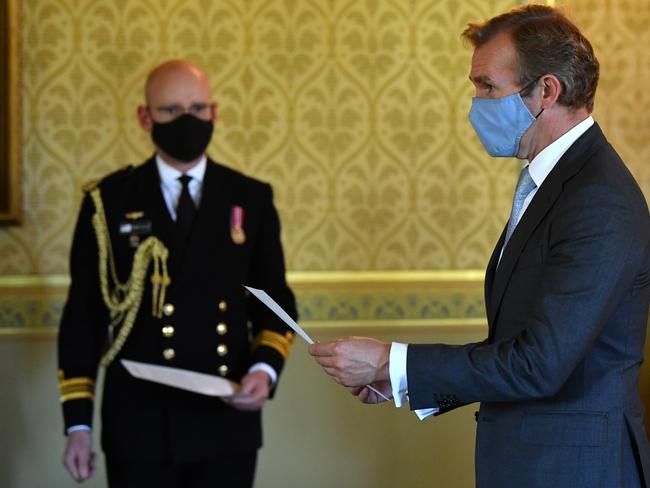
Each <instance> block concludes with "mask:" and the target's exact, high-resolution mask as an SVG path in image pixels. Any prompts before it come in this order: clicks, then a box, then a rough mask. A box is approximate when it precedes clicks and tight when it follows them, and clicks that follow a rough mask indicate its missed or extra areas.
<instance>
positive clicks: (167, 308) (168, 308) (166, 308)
mask: <svg viewBox="0 0 650 488" xmlns="http://www.w3.org/2000/svg"><path fill="white" fill-rule="evenodd" d="M162 310H163V313H164V314H165V315H166V316H167V317H169V316H170V315H173V314H174V305H173V304H171V303H165V304H164V305H163V309H162Z"/></svg>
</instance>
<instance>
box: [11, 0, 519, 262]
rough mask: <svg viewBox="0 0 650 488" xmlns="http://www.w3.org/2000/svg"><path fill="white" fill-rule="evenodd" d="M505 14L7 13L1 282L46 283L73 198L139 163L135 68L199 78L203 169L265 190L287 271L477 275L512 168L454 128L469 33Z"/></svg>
mask: <svg viewBox="0 0 650 488" xmlns="http://www.w3.org/2000/svg"><path fill="white" fill-rule="evenodd" d="M514 4H515V2H513V1H512V0H508V1H505V0H500V1H497V0H494V1H485V0H474V1H462V2H460V1H458V2H457V1H431V0H429V1H424V0H419V1H410V0H394V1H391V0H271V1H269V0H192V1H189V0H173V1H172V0H156V1H153V0H151V1H149V0H113V1H101V2H98V1H91V0H24V1H23V2H22V10H23V43H24V45H23V48H24V74H23V78H24V114H25V117H24V119H25V120H24V166H23V178H24V182H23V185H24V189H23V190H24V196H23V198H24V209H25V218H24V224H23V226H22V227H14V228H3V229H0V256H2V258H1V259H0V274H4V275H7V274H14V275H15V274H47V275H49V274H62V273H66V272H67V254H68V249H69V244H70V238H71V234H72V229H73V225H74V221H75V218H76V213H77V209H78V205H79V201H80V191H79V187H80V185H81V184H82V183H83V182H84V181H86V180H88V179H92V178H95V177H97V176H100V175H103V174H105V173H107V172H109V171H112V170H114V169H116V168H119V167H121V166H123V165H125V164H129V163H138V162H140V161H141V160H143V159H144V158H146V157H147V156H148V155H149V154H150V152H151V145H150V141H149V139H148V137H147V135H146V134H145V133H143V132H142V131H141V129H140V128H139V126H138V125H137V121H136V118H135V107H136V105H137V104H138V103H140V102H141V100H142V91H143V80H144V78H145V76H146V74H147V72H148V71H149V70H150V68H151V67H152V66H154V65H155V64H157V63H158V62H160V61H163V60H166V59H168V58H172V57H184V58H188V59H190V60H192V61H195V62H197V63H199V64H201V65H202V66H204V67H205V68H206V69H207V70H208V71H209V73H210V75H211V79H212V83H213V86H214V96H215V98H216V99H217V100H218V101H219V103H220V119H219V121H218V124H217V130H216V133H215V137H214V140H213V143H212V144H211V147H210V153H211V155H212V156H213V157H214V158H215V159H217V160H220V161H222V162H224V163H225V164H228V165H230V166H233V167H235V168H238V169H240V170H242V171H244V172H247V173H249V174H251V175H253V176H256V177H258V178H261V179H264V180H267V181H269V182H271V183H272V184H273V186H274V189H275V194H276V203H277V205H278V208H279V210H280V213H281V218H282V222H283V241H284V245H285V252H286V255H287V261H288V266H289V268H290V269H292V270H309V271H320V270H378V269H384V270H386V269H388V270H397V269H411V270H423V269H424V270H426V269H473V268H482V267H483V266H484V264H485V262H486V260H487V258H488V255H489V252H490V250H491V247H492V244H493V242H494V240H495V239H496V237H497V236H498V233H499V232H500V230H501V226H502V225H503V222H504V221H505V219H506V218H507V212H508V207H509V201H510V198H511V192H512V188H513V186H514V179H515V175H516V173H517V167H516V163H515V162H514V161H513V162H507V163H505V164H503V163H502V162H498V163H495V162H494V161H491V160H490V159H489V158H488V157H487V156H485V155H484V153H483V151H482V149H481V147H480V145H479V143H478V141H477V139H476V137H475V136H474V134H473V133H472V129H471V127H470V125H469V123H468V122H467V117H466V113H467V110H468V108H469V102H470V96H471V92H472V89H471V86H470V83H469V82H468V80H467V74H468V69H469V60H470V56H471V50H470V49H469V48H467V47H464V46H463V45H462V42H461V40H460V37H459V34H460V32H461V31H462V29H463V26H464V25H465V24H466V23H467V22H468V21H469V20H471V19H480V18H484V17H487V16H489V15H491V14H493V13H494V12H497V11H500V10H503V9H506V8H508V7H510V6H512V5H514Z"/></svg>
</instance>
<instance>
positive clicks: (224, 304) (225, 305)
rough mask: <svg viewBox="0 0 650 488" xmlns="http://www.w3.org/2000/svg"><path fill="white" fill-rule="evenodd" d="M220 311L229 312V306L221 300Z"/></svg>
mask: <svg viewBox="0 0 650 488" xmlns="http://www.w3.org/2000/svg"><path fill="white" fill-rule="evenodd" d="M219 310H221V311H222V312H225V311H226V310H228V304H227V303H226V301H225V300H221V301H220V302H219Z"/></svg>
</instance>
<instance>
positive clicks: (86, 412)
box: [58, 195, 108, 429]
mask: <svg viewBox="0 0 650 488" xmlns="http://www.w3.org/2000/svg"><path fill="white" fill-rule="evenodd" d="M93 213H94V206H93V204H92V201H91V199H90V198H89V196H88V195H86V196H85V197H84V200H83V202H82V206H81V211H80V213H79V218H78V220H77V225H76V228H75V232H74V238H73V241H72V249H71V252H70V279H71V282H70V289H69V291H68V299H67V301H66V304H65V307H64V309H63V315H62V318H61V323H60V326H59V336H58V362H59V389H60V395H61V396H60V400H61V404H62V407H63V417H64V424H65V429H67V428H68V427H70V426H72V425H78V424H85V425H89V426H91V425H92V414H93V399H94V390H95V378H96V375H97V366H98V363H99V358H100V355H101V349H102V345H103V343H104V340H105V337H106V330H107V323H108V312H107V310H106V308H105V306H104V303H103V300H102V297H101V289H100V285H99V271H98V251H97V241H96V237H95V233H94V230H93V226H92V215H93Z"/></svg>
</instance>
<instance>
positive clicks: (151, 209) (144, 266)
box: [59, 60, 296, 488]
mask: <svg viewBox="0 0 650 488" xmlns="http://www.w3.org/2000/svg"><path fill="white" fill-rule="evenodd" d="M145 96H146V105H145V106H140V107H138V119H139V122H140V125H141V126H142V127H143V128H144V129H145V130H146V131H148V132H150V133H151V135H152V139H153V143H154V145H155V147H156V153H155V155H154V156H153V157H152V158H151V159H149V160H148V161H146V162H145V163H144V164H141V165H139V166H135V167H131V166H130V167H127V168H125V169H123V170H120V171H117V172H116V173H113V174H111V175H109V176H107V177H105V178H103V179H102V180H100V181H99V182H98V183H96V184H92V185H88V186H87V187H86V188H85V196H84V200H83V203H82V207H81V211H80V215H79V219H78V222H77V226H76V229H75V234H74V240H73V243H72V250H71V259H70V274H71V285H70V290H69V295H68V300H67V303H66V305H65V308H64V311H63V317H62V320H61V326H60V333H59V384H60V390H61V402H62V406H63V416H64V420H65V433H66V435H67V443H66V447H65V453H64V460H63V462H64V465H65V467H66V468H67V469H68V471H69V472H70V474H71V475H72V476H73V477H74V478H75V479H77V480H79V481H81V480H84V479H86V478H88V477H90V476H91V475H92V472H93V471H94V455H93V454H92V452H91V445H92V437H91V436H92V434H91V432H92V413H93V399H94V383H95V378H96V374H97V370H98V365H99V364H100V363H101V364H102V365H103V366H105V367H106V373H105V380H104V392H103V398H102V400H103V401H102V410H101V419H102V436H101V445H102V448H103V451H104V453H105V456H106V467H107V475H108V481H109V485H110V486H111V487H143V486H156V487H170V488H171V487H181V486H182V487H204V486H205V487H208V486H210V487H217V486H227V487H240V486H241V487H250V486H251V485H252V483H253V478H254V472H255V465H256V457H257V450H258V449H259V448H260V446H261V445H262V435H261V414H260V409H261V408H262V406H263V405H264V403H265V401H266V400H267V398H269V396H270V395H271V394H272V392H273V391H274V388H275V385H276V384H277V381H278V376H279V375H280V372H281V370H282V367H283V364H284V361H285V360H286V357H287V354H288V353H289V349H290V347H291V341H292V334H291V333H290V332H289V330H288V329H287V328H286V327H285V326H284V325H283V324H282V323H281V321H279V319H277V318H276V317H275V316H274V315H273V314H272V312H270V311H268V310H267V309H265V307H264V306H263V305H261V304H259V303H257V302H256V300H255V299H254V298H252V297H248V296H247V295H246V291H245V289H244V288H243V287H242V284H247V285H251V286H254V287H256V288H262V289H265V290H267V291H268V292H269V294H270V295H271V296H272V297H273V298H274V299H275V300H276V301H277V302H278V303H279V304H280V305H281V306H282V307H283V308H285V310H287V311H288V312H289V314H290V315H292V316H293V317H295V316H296V308H295V301H294V296H293V294H292V292H291V290H290V289H289V287H288V286H287V283H286V281H285V266H284V258H283V252H282V247H281V243H280V224H279V220H278V215H277V212H276V209H275V207H274V205H273V201H272V191H271V187H270V186H269V185H267V184H264V183H261V182H259V181H256V180H254V179H252V178H249V177H246V176H244V175H242V174H240V173H238V172H236V171H233V170H231V169H228V168H226V167H224V166H221V165H219V164H217V163H215V162H213V161H211V160H210V159H209V158H208V157H207V156H206V154H205V150H206V148H207V146H208V143H209V141H210V138H211V135H212V131H213V125H214V122H215V121H216V117H217V104H216V103H215V102H214V101H212V97H211V89H210V84H209V81H208V78H207V76H206V74H205V72H204V71H202V70H201V69H200V68H198V67H197V66H195V65H193V64H190V63H188V62H185V61H180V60H174V61H169V62H167V63H164V64H162V65H161V66H159V67H157V68H156V69H154V70H153V71H152V73H151V74H150V75H149V77H148V79H147V82H146V89H145ZM121 359H129V360H136V361H140V362H145V363H153V364H157V365H165V366H171V367H175V368H182V369H186V370H191V371H196V372H200V373H207V374H211V375H218V376H221V377H223V378H227V379H230V380H232V381H234V382H237V383H239V384H240V385H241V389H240V390H239V391H238V392H237V394H236V395H235V396H233V397H231V398H227V399H220V398H215V397H212V396H207V395H202V394H199V393H193V392H189V391H185V390H182V389H178V388H173V387H169V386H164V385H161V384H158V383H154V382H150V381H144V380H141V379H136V378H134V377H133V376H131V375H130V374H129V372H128V371H127V370H126V369H125V368H124V366H123V365H122V364H121V362H120V360H121Z"/></svg>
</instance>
